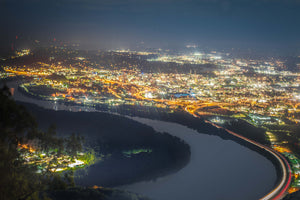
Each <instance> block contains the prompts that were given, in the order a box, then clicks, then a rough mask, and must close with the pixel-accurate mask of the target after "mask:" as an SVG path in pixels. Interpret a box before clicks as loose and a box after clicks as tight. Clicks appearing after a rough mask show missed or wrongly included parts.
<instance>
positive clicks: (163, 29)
mask: <svg viewBox="0 0 300 200" xmlns="http://www.w3.org/2000/svg"><path fill="white" fill-rule="evenodd" d="M0 11H1V14H0V17H1V21H0V25H1V33H0V34H1V40H0V42H1V46H6V44H8V43H10V42H11V41H12V40H13V39H14V38H15V36H16V35H18V36H19V37H20V39H25V40H28V39H29V40H32V39H39V40H49V39H50V38H53V37H56V38H57V39H58V40H71V41H80V42H81V43H83V44H86V45H88V46H89V47H90V48H103V47H106V48H115V47H128V46H134V45H136V44H138V43H140V42H145V46H149V47H173V46H180V45H185V44H189V43H196V44H199V45H203V46H211V47H217V48H219V47H222V48H223V47H224V48H231V47H242V48H248V47H250V48H261V49H282V50H287V49H299V47H300V0H197V1H196V0H185V1H183V0H0Z"/></svg>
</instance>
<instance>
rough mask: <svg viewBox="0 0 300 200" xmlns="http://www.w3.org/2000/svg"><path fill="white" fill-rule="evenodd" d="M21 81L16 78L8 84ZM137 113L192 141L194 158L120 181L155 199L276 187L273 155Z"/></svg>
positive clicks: (236, 196) (208, 199) (205, 197)
mask: <svg viewBox="0 0 300 200" xmlns="http://www.w3.org/2000/svg"><path fill="white" fill-rule="evenodd" d="M8 85H9V86H10V87H14V88H16V87H17V84H16V83H15V82H10V83H9V84H8ZM14 98H15V99H16V100H18V101H23V102H28V103H34V104H37V105H39V106H41V107H44V108H49V109H54V110H66V111H73V112H74V111H89V112H96V111H95V110H94V109H93V108H84V107H80V106H65V105H63V104H59V103H54V102H47V101H42V100H36V99H33V98H30V97H27V96H24V95H22V94H21V93H19V92H18V91H17V90H16V89H15V94H14ZM131 119H133V120H135V121H138V122H140V123H143V124H146V125H148V126H151V127H152V128H154V129H155V130H156V131H157V132H167V133H169V134H171V135H173V136H176V137H178V138H181V139H182V140H184V141H185V142H186V143H187V144H189V145H190V147H191V159H190V162H189V163H188V164H187V165H186V166H185V167H184V168H182V169H181V170H180V171H178V172H177V173H174V174H172V175H168V176H166V177H161V178H158V179H157V180H153V181H145V182H137V183H134V184H130V185H123V186H121V187H118V188H120V189H125V190H128V191H132V192H136V193H139V194H142V195H145V196H147V197H150V198H151V199H154V200H183V199H186V200H252V199H259V198H261V197H263V196H264V195H265V194H266V193H268V192H269V191H271V190H272V188H273V187H274V184H275V181H276V178H277V176H276V171H275V167H274V166H273V164H272V163H271V161H269V160H268V159H267V158H265V157H263V156H262V155H260V154H258V153H257V152H255V151H252V150H250V149H248V148H246V147H244V146H241V145H239V144H237V143H236V142H234V141H230V140H223V139H221V138H219V137H217V136H212V135H205V134H200V133H198V132H197V131H195V130H192V129H190V128H187V127H185V126H182V125H180V124H176V123H170V122H164V121H157V120H151V119H145V118H139V117H131Z"/></svg>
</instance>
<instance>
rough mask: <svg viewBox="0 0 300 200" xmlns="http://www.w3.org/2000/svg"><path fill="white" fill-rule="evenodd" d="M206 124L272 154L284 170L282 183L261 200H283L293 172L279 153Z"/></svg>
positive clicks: (215, 125)
mask: <svg viewBox="0 0 300 200" xmlns="http://www.w3.org/2000/svg"><path fill="white" fill-rule="evenodd" d="M185 111H187V112H189V110H188V109H187V108H185ZM189 113H190V114H192V115H193V116H194V117H196V118H200V117H199V116H198V115H196V114H195V113H194V112H189ZM205 122H206V123H209V124H211V125H213V126H214V127H216V128H218V129H224V130H226V132H228V133H229V134H231V135H233V136H235V137H238V138H240V139H242V140H244V141H247V142H249V143H251V144H253V145H255V146H257V147H259V148H261V149H264V150H266V151H268V152H269V153H270V154H272V155H273V156H274V157H275V158H276V159H277V160H278V161H279V163H280V166H281V169H282V172H283V173H282V179H281V181H280V183H278V185H277V186H276V187H275V188H274V189H273V190H272V191H270V192H269V193H268V194H266V195H265V196H264V197H262V198H261V200H279V199H282V198H283V197H284V196H285V195H286V193H287V190H288V189H289V186H290V184H291V180H292V172H291V166H290V164H289V163H288V161H287V160H286V159H285V158H284V157H283V156H282V155H281V154H280V153H278V152H276V151H275V150H274V149H272V148H270V147H267V146H265V145H262V144H260V143H258V142H255V141H253V140H251V139H248V138H246V137H244V136H242V135H239V134H237V133H235V132H233V131H230V130H228V129H226V128H224V127H222V126H219V125H217V124H215V123H213V122H211V121H208V120H205Z"/></svg>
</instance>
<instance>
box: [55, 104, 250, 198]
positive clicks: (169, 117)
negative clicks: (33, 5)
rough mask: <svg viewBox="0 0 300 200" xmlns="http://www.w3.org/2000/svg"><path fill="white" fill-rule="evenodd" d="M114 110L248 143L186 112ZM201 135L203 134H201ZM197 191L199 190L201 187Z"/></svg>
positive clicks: (137, 109) (124, 107)
mask: <svg viewBox="0 0 300 200" xmlns="http://www.w3.org/2000/svg"><path fill="white" fill-rule="evenodd" d="M49 103H52V104H53V102H49ZM57 104H59V103H57ZM58 106H60V105H58ZM114 111H116V112H118V113H122V114H130V115H133V116H145V117H148V118H154V119H159V120H162V121H173V122H176V123H181V124H182V123H183V124H184V125H186V126H187V127H190V128H192V129H195V130H197V132H198V134H199V133H205V135H206V134H207V135H217V136H219V137H221V138H222V139H225V141H227V140H233V141H236V142H238V143H240V144H242V145H247V143H246V144H245V143H243V141H238V140H235V139H236V138H235V137H230V135H229V134H226V133H225V132H224V131H221V130H219V129H216V128H214V127H212V126H211V125H208V124H206V123H205V122H204V121H203V120H199V119H195V118H194V117H193V116H191V115H189V114H188V113H184V112H175V113H171V112H170V111H169V110H167V112H166V110H163V109H157V108H153V107H139V106H134V107H130V106H118V107H114ZM199 135H203V134H199ZM198 145H199V144H198ZM248 145H249V144H248ZM249 146H250V148H251V145H249ZM208 153H211V152H208ZM192 155H193V154H192ZM217 158H218V159H219V157H218V156H217ZM225 162H226V161H225ZM245 162H246V161H245ZM221 171H222V170H221ZM204 188H205V186H204ZM197 191H198V192H199V188H198V190H197ZM181 192H184V191H181ZM233 199H234V198H233ZM243 199H244V198H243Z"/></svg>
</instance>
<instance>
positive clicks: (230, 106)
mask: <svg viewBox="0 0 300 200" xmlns="http://www.w3.org/2000/svg"><path fill="white" fill-rule="evenodd" d="M187 49H188V50H189V51H186V52H184V53H182V52H171V51H169V50H162V49H156V50H147V51H130V50H119V49H118V50H114V51H79V50H76V48H74V47H72V48H70V47H68V46H66V45H52V46H51V47H48V48H38V49H35V50H32V51H31V50H30V49H22V50H18V51H16V54H15V55H14V56H10V57H6V58H2V61H1V62H2V64H1V65H2V66H1V74H0V78H1V79H3V80H13V79H14V78H18V79H21V80H22V84H21V85H20V86H19V88H14V89H15V90H16V89H18V90H20V91H22V92H24V93H26V94H28V95H30V96H32V97H36V98H39V99H43V100H49V101H54V102H63V103H68V104H74V105H84V106H88V107H97V108H102V109H105V110H108V109H110V108H113V107H116V106H119V105H139V106H149V107H156V108H163V109H168V110H170V111H171V112H174V111H178V110H183V111H186V112H188V113H190V114H192V115H194V116H196V117H200V118H203V119H206V120H208V121H210V122H213V123H215V124H218V125H219V126H226V124H230V123H231V121H232V120H234V119H235V120H243V121H246V122H248V123H250V124H251V125H253V126H255V127H257V128H260V129H263V130H264V133H265V135H264V137H265V138H266V139H267V140H268V144H266V145H269V146H270V147H272V148H273V149H274V150H276V151H277V152H279V153H281V154H282V155H284V157H285V158H286V159H287V160H288V162H289V163H290V165H291V166H292V173H293V182H292V184H291V187H290V189H289V192H294V191H297V190H299V189H300V177H299V175H300V132H299V130H300V129H299V123H300V93H299V88H300V73H299V69H300V62H299V63H298V64H297V63H296V67H295V69H294V70H293V69H290V68H288V67H287V66H286V63H285V61H284V60H283V59H280V58H273V57H269V58H267V59H266V58H265V59H259V58H256V59H254V58H236V57H233V56H231V54H230V53H224V52H216V51H209V52H208V51H201V50H199V49H196V48H194V47H193V46H192V47H190V46H188V47H187ZM14 89H11V93H12V94H13V93H14ZM20 147H23V148H29V147H27V146H26V145H25V144H24V145H21V144H20ZM147 151H148V150H147ZM30 152H31V153H32V154H31V155H30V156H29V155H27V156H29V157H26V158H27V160H28V162H32V161H31V159H32V156H36V155H35V154H34V150H32V149H30ZM130 153H131V152H129V153H128V155H129V154H130ZM37 155H38V156H40V157H45V154H41V153H40V152H38V154H37ZM47 159H50V158H48V157H47ZM61 159H62V160H63V159H64V158H61ZM67 160H70V159H69V158H68V159H67ZM82 164H84V162H82V161H80V160H76V159H75V160H73V162H69V161H68V162H66V166H62V167H60V168H53V171H59V170H63V169H65V168H67V167H73V166H75V165H82Z"/></svg>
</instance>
